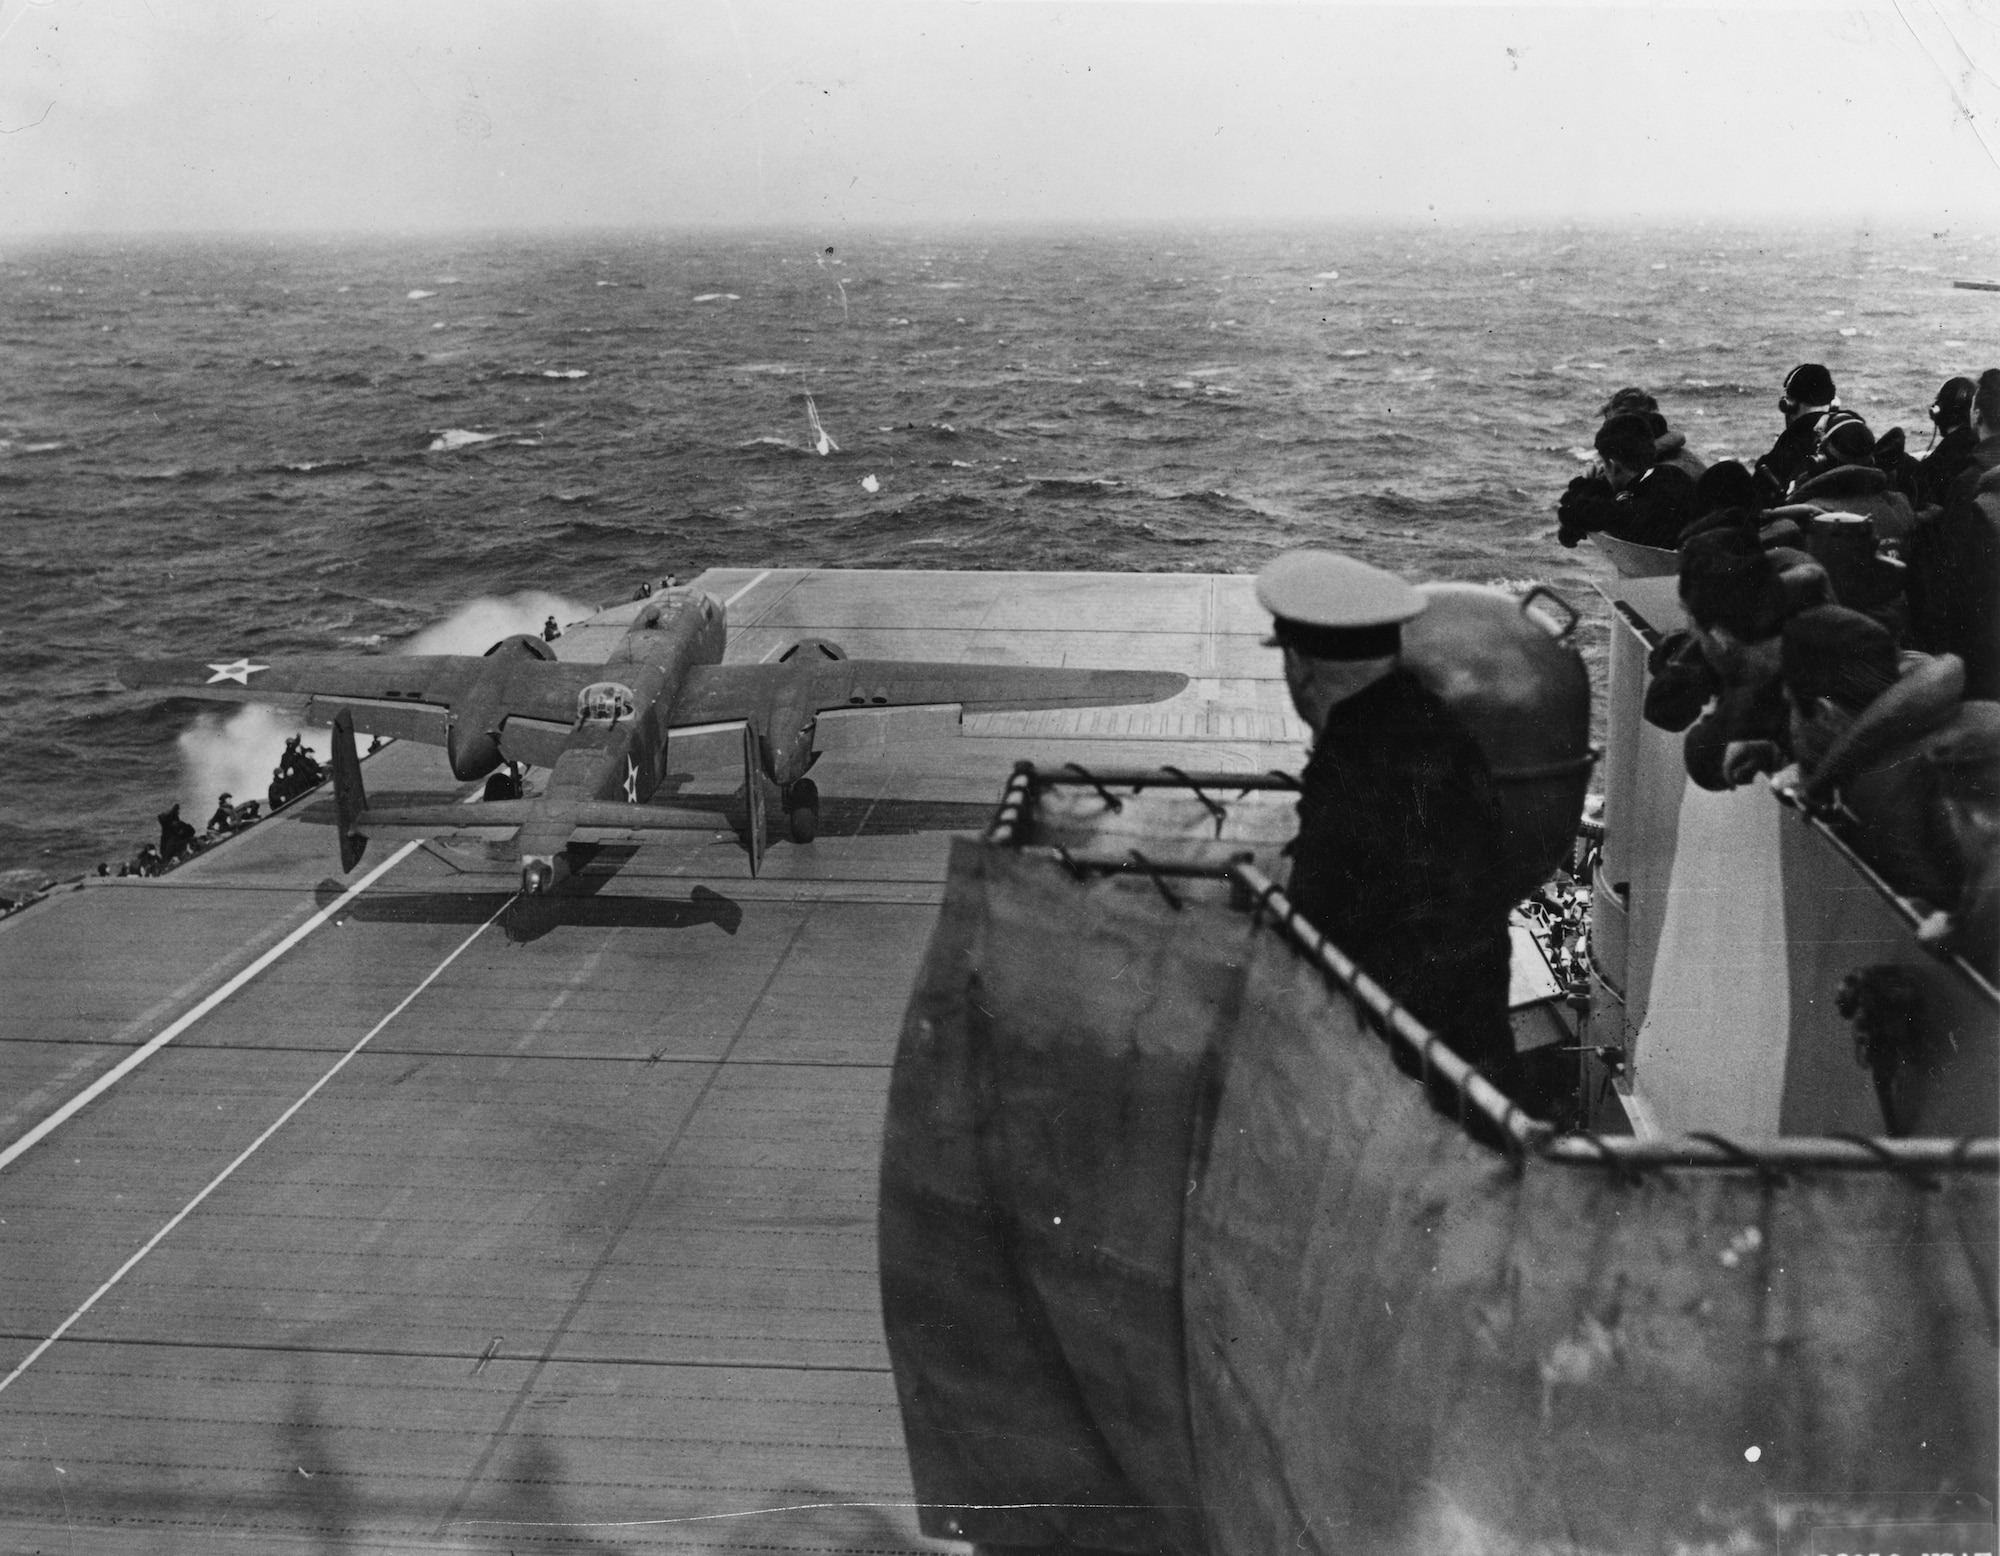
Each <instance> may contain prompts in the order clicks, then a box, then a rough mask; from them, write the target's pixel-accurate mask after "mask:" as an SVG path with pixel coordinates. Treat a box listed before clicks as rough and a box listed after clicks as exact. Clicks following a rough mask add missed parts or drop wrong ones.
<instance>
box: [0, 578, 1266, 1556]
mask: <svg viewBox="0 0 2000 1556" xmlns="http://www.w3.org/2000/svg"><path fill="white" fill-rule="evenodd" d="M695 582H696V583H697V584H698V585H699V586H700V587H702V588H704V589H707V590H708V591H709V592H711V593H713V594H714V595H715V596H716V597H717V598H718V599H722V600H724V601H726V602H727V603H728V613H729V619H730V624H731V636H730V644H729V653H728V657H729V660H730V661H731V662H736V661H744V660H750V661H755V660H759V659H762V658H764V657H766V656H768V655H770V654H773V653H774V652H777V651H779V650H780V649H781V648H782V647H783V646H784V645H785V644H788V643H790V642H791V641H793V640H795V639H797V638H802V637H820V638H826V639H831V640H833V641H835V642H838V643H839V644H841V645H842V646H843V647H844V648H845V649H846V650H847V652H848V653H849V654H850V655H855V656H863V655H872V656H878V657H884V658H888V657H899V658H924V659H934V660H954V661H969V662H984V663H1002V664H1042V665H1085V666H1096V667H1104V668H1130V669H1151V670H1178V671H1182V672H1185V673H1186V674H1187V675H1188V676H1190V677H1191V678H1192V679H1191V682H1190V685H1189V687H1188V689H1187V690H1186V691H1185V692H1184V693H1182V694H1181V695H1180V696H1179V697H1177V698H1175V699H1174V700H1172V701H1170V702H1166V703H1161V704H1157V705H1152V706H1141V707H1113V708H1104V709H1083V710H1064V711H1056V712H1039V713H996V714H984V715H975V716H968V717H966V718H964V720H963V722H962V723H961V722H960V720H959V718H958V715H957V713H956V711H955V710H951V709H902V710H885V711H882V712H869V711H857V712H855V713H851V714H839V715H830V716H828V717H827V718H826V719H824V720H822V739H823V743H824V745H825V747H826V750H825V755H824V756H823V757H822V759H821V760H820V762H819V764H818V766H817V767H816V768H815V769H814V773H813V776H814V778H815V780H816V781H817V782H818V784H819V787H820V791H821V795H822V801H821V808H822V814H821V826H822V831H821V834H820V836H819V838H818V840H817V841H815V842H813V843H811V844H809V845H803V846H801V845H795V844H793V843H791V842H789V841H786V840H785V839H784V837H783V820H782V817H774V818H773V831H772V842H771V844H770V848H769V852H768V854H767V855H766V856H765V859H764V862H763V868H762V871H761V873H760V874H759V875H758V876H757V877H755V878H752V876H751V873H750V868H749V861H748V858H747V856H746V853H745V849H744V846H743V840H742V837H741V835H740V827H741V823H742V807H741V804H740V801H739V800H738V798H737V796H738V793H739V791H740V789H741V784H742V774H741V766H740V762H735V763H732V762H731V761H728V760H724V761H720V762H711V763H709V764H708V765H707V766H705V767H703V768H702V769H701V770H699V771H691V772H688V773H686V774H684V775H683V774H680V773H679V771H678V764H672V758H673V755H674V752H673V748H672V746H671V744H670V747H669V759H670V764H672V765H675V766H676V779H675V783H674V788H675V793H674V795H673V796H672V803H674V804H677V805H679V804H694V805H697V806H699V805H702V804H707V805H710V806H712V808H713V809H714V811H715V814H716V826H715V828H714V830H713V831H712V832H709V833H703V832H699V831H697V832H690V833H685V834H674V835H672V836H669V837H666V838H663V839H661V840H659V841H649V842H647V843H646V844H645V845H644V846H643V847H640V846H627V845H618V844H606V845H602V846H600V847H598V848H596V849H595V851H594V852H593V853H592V854H591V855H590V857H589V859H588V862H587V863H586V864H585V865H584V866H583V868H581V869H580V870H579V872H578V874H577V876H576V877H575V878H574V879H572V880H571V881H569V882H568V883H566V885H565V886H564V887H563V888H562V890H560V891H559V892H558V893H557V894H556V895H555V896H554V897H552V898H549V899H545V900H529V899H524V898H521V897H520V896H519V895H518V893H517V887H518V884H519V868H518V861H516V860H514V859H512V858H511V857H509V856H507V853H506V850H505V849H504V848H502V849H498V850H488V849H486V848H485V847H484V846H483V845H481V844H479V843H477V842H470V843H468V842H464V841H460V842H455V843H451V844H444V843H432V842H423V841H420V840H416V839H410V840H401V841H392V840H387V839H381V840H376V841H374V842H373V843H372V844H371V846H370V849H369V851H368V853H367V855H366V857H364V858H363V859H362V860H361V862H360V863H359V865H358V866H357V867H356V868H355V869H354V870H353V871H352V872H351V873H350V874H347V875H345V876H343V875H341V874H340V872H339V859H338V849H337V847H336V834H335V823H334V818H333V805H332V801H331V798H330V790H329V789H322V790H321V791H319V792H317V793H316V794H314V795H313V796H311V797H309V798H308V799H306V800H304V801H301V802H300V803H298V804H295V805H293V806H291V807H290V808H288V809H287V810H286V811H285V812H283V813H282V814H281V815H279V816H278V817H276V818H273V819H270V820H267V821H265V822H263V823H260V824H259V825H257V826H255V827H254V828H251V829H249V830H248V831H246V832H245V833H243V834H241V835H240V836H238V837H236V838H233V839H231V840H230V841H228V842H226V843H224V844H223V845H221V846H219V847H216V848H214V849H212V850H210V851H208V852H207V853H205V854H203V855H201V856H200V857H198V858H196V859H195V860H193V861H192V862H190V863H188V864H185V865H183V866H182V867H180V868H178V869H176V870H175V871H173V872H172V873H170V874H168V875H166V876H164V877H161V878H158V879H151V880H140V879H131V880H106V879H97V880H89V881H86V882H85V883H83V884H82V885H81V886H80V887H76V888H73V889H70V888H65V889H61V890H58V891H57V892H56V893H54V894H52V895H51V896H50V897H48V898H47V899H45V900H43V901H41V902H39V903H38V904H36V905H34V906H32V907H31V908H29V909H28V910H26V911H25V912H22V913H20V914H17V915H15V916H14V917H12V918H9V919H7V920H6V921H4V922H0V988H4V1005H5V1009H6V1011H7V1019H6V1021H5V1023H4V1035H0V1377H4V1378H5V1380H6V1381H5V1383H4V1384H0V1441H4V1445H5V1452H4V1455H0V1548H4V1549H6V1550H9V1551H14V1550H20V1551H28V1550H44V1551H66V1552H106V1551H118V1552H127V1551H147V1552H168V1551H186V1552H195V1551H200V1552H215V1551H229V1550H243V1551H268V1550H290V1549H298V1550H324V1551H335V1550H338V1551H440V1550H518V1551H525V1550H627V1549H685V1548H700V1549H710V1548H712V1549H721V1550H726V1549H751V1548H754V1549H759V1550H779V1549H782V1550H789V1551H858V1550H868V1551H881V1550H911V1549H929V1548H932V1547H931V1546H930V1545H929V1542H926V1541H924V1540H923V1539H922V1538H921V1537H920V1536H919V1535H918V1534H917V1526H916V1517H915V1513H914V1511H913V1510H912V1509H911V1508H910V1507H909V1505H908V1504H909V1502H910V1500H911V1487H910V1478H909V1469H908V1464H907V1460H906V1457H905V1451H904V1444H903V1436H902V1427H901V1422H900V1418H899V1416H898V1412H897V1405H896V1395H895V1389H894V1385H893V1381H892V1378H891V1375H890V1371H889V1364H888V1357H887V1353H886V1349H885V1346H884V1341H883V1336H882V1321H881V1315H880V1309H879V1298H878V1288H877V1274H876V1253H875V1225H876V1212H875V1194H876V1177H877V1170H878V1156H879V1151H880V1141H881V1125H882V1114H883V1107H884V1101H885V1097H886V1094H887V1087H888V1080H889V1070H890V1061H891V1059H892V1056H893V1054H894V1049H895V1043H896V1038H897V1033H898V1027H899V1024H900V1021H901V1017H902V1013H903V1008H904V1004H905V1001H906V999H907V997H908V994H909V991H910V986H911V982H912V979H913V977H914V975H915V971H916V968H917V964H918V961H919V958H920V957H921V955H922V953H923V951H924V948H925V945H926V943H927V940H928V938H929V935H930V931H931V927H932V924H933V922H934V919H935V917H936V911H937V905H938V903H939V901H940V897H941V893H942V889H943V880H944V870H945V859H946V852H947V848H948V844H949V840H950V838H951V837H952V836H953V835H954V834H959V835H962V834H965V833H969V832H976V831H978V830H980V829H982V828H983V827H984V826H985V825H986V823H987V821H988V819H989V818H990V816H991V813H992V809H993V806H994V802H995V800H996V798H997V796H998V794H999V792H1000V787H1001V784H1002V782H1003V780H1004V778H1005V776H1006V774H1007V772H1008V770H1009V769H1010V767H1011V766H1012V764H1013V763H1014V762H1015V761H1016V760H1018V759H1021V758H1029V759H1033V760H1035V761H1037V762H1047V763H1052V764H1057V765H1060V764H1061V763H1064V762H1069V761H1080V762H1083V763H1085V764H1087V765H1088V764H1106V765H1120V766H1128V767H1129V766H1134V765H1148V766H1157V765H1161V764H1166V763H1175V764H1179V765H1181V766H1184V767H1187V768H1191V769H1199V768H1206V769H1218V768H1221V769H1228V770H1241V771H1244V772H1246V773H1249V772H1261V771H1265V770H1267V769H1271V768H1286V769H1290V770H1293V771H1296V770H1297V767H1298V765H1299V763H1300V761H1301V760H1302V743H1303V741H1304V738H1305V734H1306V731H1305V729H1304V726H1303V725H1301V724H1300V723H1299V721H1298V720H1297V718H1296V716H1295V715H1294V714H1293V713H1292V711H1291V708H1290V705H1289V701H1288V698H1287V695H1286V692H1285V688H1284V685H1283V682H1282V679H1281V678H1280V668H1279V660H1278V656H1277V654H1276V653H1275V652H1274V651H1272V650H1269V649H1266V648H1263V647H1262V646H1260V639H1261V637H1262V635H1263V633H1264V632H1265V631H1266V630H1267V625H1268V618H1267V617H1265V616H1264V614H1263V613H1262V612H1261V611H1260V610H1259V609H1258V608H1257V606H1256V604H1255V602H1254V600H1253V598H1252V596H1251V592H1250V582H1251V581H1250V579H1249V578H1247V577H1234V576H1212V575H1130V574H1020V573H868V572H837V571H787V570H780V569H772V570H759V569H743V570H729V571H715V572H711V573H708V574H706V575H704V576H703V577H701V578H699V579H697V580H695ZM636 608H637V607H636V606H627V607H624V608H623V609H622V610H620V609H618V608H613V609H611V610H609V611H607V612H606V613H604V615H603V616H602V617H601V618H599V619H598V624H596V625H585V626H581V627H577V628H573V629H572V630H571V631H570V632H569V633H568V634H567V635H566V636H565V637H564V638H562V639H561V640H560V641H559V642H558V643H557V645H556V647H557V650H558V652H559V654H560V655H561V656H562V657H565V658H581V659H589V658H593V657H602V651H603V650H604V648H605V647H606V646H607V645H608V644H609V643H610V642H611V641H613V640H614V639H615V638H616V636H617V635H618V634H619V633H620V632H622V630H623V620H624V619H625V618H628V617H629V616H630V615H631V613H632V611H633V610H635V609H636ZM364 770H365V774H366V779H367V785H368V791H369V795H370V797H371V800H372V801H373V802H374V803H377V804H394V803H401V802H408V803H413V804H423V803H436V802H437V801H438V800H439V799H440V798H464V799H472V798H475V797H476V796H477V793H478V786H477V785H467V784H462V783H457V782H455V781H453V780H452V778H451V776H450V773H449V770H448V768H447V766H446V763H445V759H444V755H443V753H442V752H440V751H438V750H435V749H432V748H428V747H423V746H417V745H412V744H407V743H399V744H392V745H390V746H388V747H386V748H385V749H383V750H382V751H380V752H379V753H377V754H376V755H374V756H372V757H371V758H369V759H368V760H367V761H366V762H365V763H364ZM169 781H170V776H169V775H167V774H163V775H162V787H163V789H164V788H165V787H166V785H167V784H168V782H169ZM661 798H662V799H665V798H666V796H665V794H664V792H663V794H662V796H661Z"/></svg>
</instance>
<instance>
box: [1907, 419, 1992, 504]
mask: <svg viewBox="0 0 2000 1556" xmlns="http://www.w3.org/2000/svg"><path fill="white" fill-rule="evenodd" d="M1978 442H1979V434H1978V433H1976V432H1974V431H1973V430H1972V428H1970V427H1953V428H1952V429H1951V431H1949V432H1947V433H1946V434H1945V435H1944V436H1943V437H1941V438H1939V439H1938V445H1937V447H1936V448H1934V449H1932V450H1931V451H1930V452H1929V453H1928V454H1926V455H1924V457H1923V459H1922V461H1921V462H1920V463H1919V464H1918V466H1917V498H1916V502H1917V506H1918V507H1919V508H1925V507H1929V506H1930V505H1931V504H1932V503H1941V502H1943V501H1944V500H1945V497H1946V496H1947V495H1948V494H1949V493H1950V491H1951V486H1952V482H1954V481H1956V480H1957V479H1958V475H1959V472H1960V471H1961V470H1963V469H1964V468H1965V467H1966V464H1967V462H1968V461H1970V460H1971V458H1972V450H1973V449H1974V447H1976V446H1977V444H1978Z"/></svg>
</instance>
